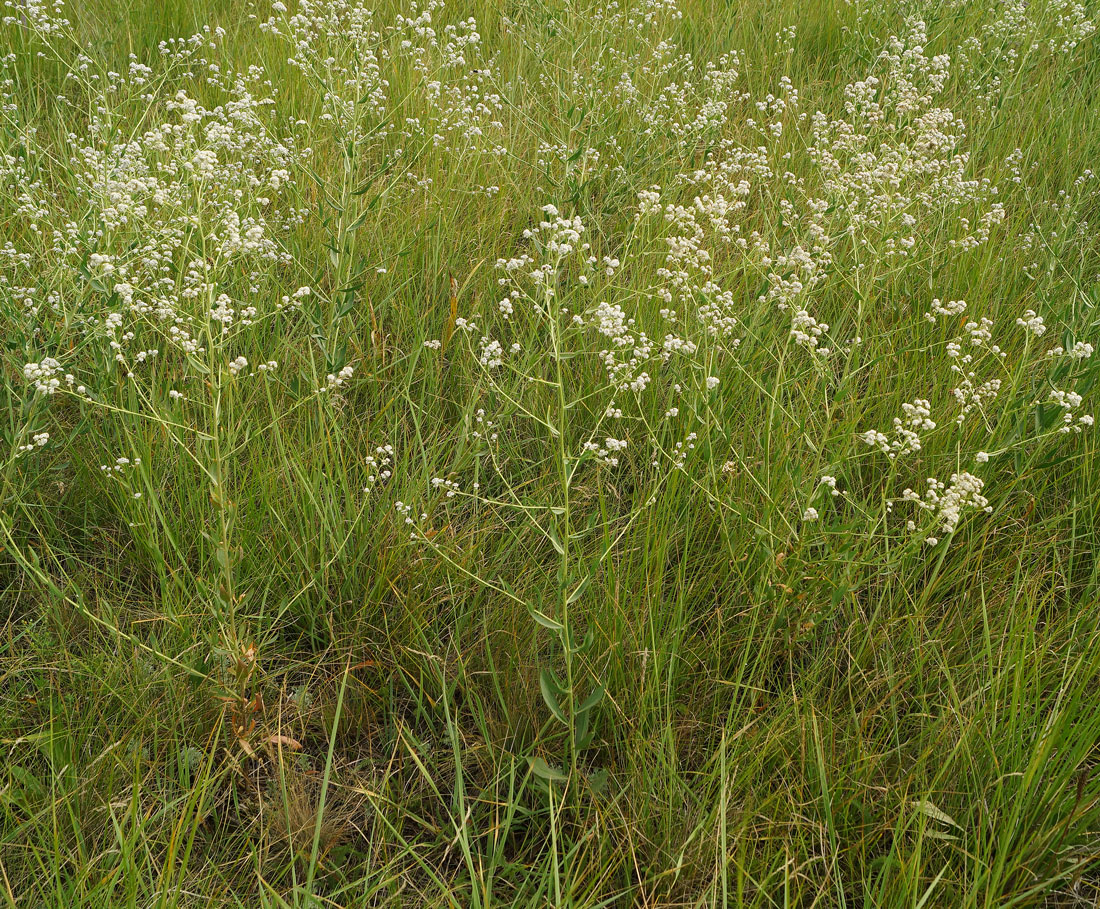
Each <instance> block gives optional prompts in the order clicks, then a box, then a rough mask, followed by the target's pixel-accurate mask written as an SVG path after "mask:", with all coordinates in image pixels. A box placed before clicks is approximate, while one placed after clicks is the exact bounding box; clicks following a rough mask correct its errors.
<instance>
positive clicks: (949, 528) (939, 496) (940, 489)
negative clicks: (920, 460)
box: [902, 471, 993, 546]
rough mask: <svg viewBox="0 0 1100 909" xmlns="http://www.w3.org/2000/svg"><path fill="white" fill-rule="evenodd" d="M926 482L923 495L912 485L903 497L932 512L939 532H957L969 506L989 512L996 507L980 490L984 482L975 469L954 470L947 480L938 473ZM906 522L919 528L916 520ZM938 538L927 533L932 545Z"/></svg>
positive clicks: (911, 527) (937, 541) (913, 529)
mask: <svg viewBox="0 0 1100 909" xmlns="http://www.w3.org/2000/svg"><path fill="white" fill-rule="evenodd" d="M926 482H927V489H926V490H925V492H924V495H923V496H921V495H920V494H919V493H917V492H914V491H913V490H912V489H906V490H905V491H904V492H903V493H902V500H903V501H906V502H912V503H913V504H914V505H916V506H917V507H918V508H920V509H922V510H923V511H926V512H928V513H930V514H931V515H932V523H933V525H934V527H935V528H936V532H937V533H941V534H952V533H954V532H955V530H956V529H957V528H958V526H959V522H960V521H961V520H962V516H963V510H964V509H966V508H973V509H976V510H978V511H984V512H985V513H986V514H990V513H992V511H993V508H992V506H991V505H990V504H989V501H988V499H986V498H985V496H983V495H982V494H981V492H982V488H983V487H984V485H985V484H984V482H983V481H982V480H981V479H979V478H978V477H976V476H974V475H973V474H972V473H967V472H966V471H963V472H962V473H953V474H951V480H950V482H949V483H946V484H945V483H943V482H941V481H939V480H937V479H936V478H935V477H929V478H928V479H927V481H926ZM907 526H908V528H909V530H910V531H916V530H917V525H916V522H915V521H909V522H908V524H907ZM939 541H940V538H939V537H937V536H931V535H930V536H927V537H925V542H926V543H927V544H928V545H929V546H935V545H936V544H937V543H939Z"/></svg>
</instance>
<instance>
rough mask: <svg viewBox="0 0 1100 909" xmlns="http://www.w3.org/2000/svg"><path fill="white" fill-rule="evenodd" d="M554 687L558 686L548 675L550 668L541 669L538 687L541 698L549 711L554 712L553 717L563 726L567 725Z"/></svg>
mask: <svg viewBox="0 0 1100 909" xmlns="http://www.w3.org/2000/svg"><path fill="white" fill-rule="evenodd" d="M556 687H558V686H556V685H555V684H554V681H553V679H552V677H551V675H550V670H549V669H544V670H542V672H540V673H539V688H540V689H541V690H542V699H543V700H544V701H546V706H547V707H549V708H550V712H551V713H552V714H554V719H556V720H557V721H558V722H560V723H561V724H562V725H563V726H568V725H569V721H568V720H566V718H565V714H564V713H562V709H561V706H560V705H559V704H558V696H557V694H555V693H554V689H555V688H556Z"/></svg>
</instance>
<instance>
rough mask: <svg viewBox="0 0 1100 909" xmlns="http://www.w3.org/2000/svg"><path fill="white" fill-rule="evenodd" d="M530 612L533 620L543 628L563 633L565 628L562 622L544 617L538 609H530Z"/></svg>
mask: <svg viewBox="0 0 1100 909" xmlns="http://www.w3.org/2000/svg"><path fill="white" fill-rule="evenodd" d="M528 612H530V613H531V618H533V619H534V620H535V621H536V622H538V623H539V624H540V625H541V626H542V627H543V628H549V629H550V630H551V631H561V630H562V628H563V626H562V624H561V622H555V621H554V620H553V619H552V618H550V616H548V615H544V614H543V613H541V612H539V611H538V610H537V609H534V608H532V607H528Z"/></svg>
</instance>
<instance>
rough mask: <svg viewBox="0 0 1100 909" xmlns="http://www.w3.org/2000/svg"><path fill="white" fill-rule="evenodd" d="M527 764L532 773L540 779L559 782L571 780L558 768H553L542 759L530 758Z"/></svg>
mask: <svg viewBox="0 0 1100 909" xmlns="http://www.w3.org/2000/svg"><path fill="white" fill-rule="evenodd" d="M527 764H528V766H529V767H530V768H531V772H532V773H533V774H534V775H535V776H537V777H538V778H539V779H542V780H550V781H557V782H564V781H565V780H567V779H569V777H567V776H566V775H565V774H564V773H562V772H561V771H560V770H558V769H557V768H556V767H551V766H550V765H549V764H547V763H546V761H544V760H543V759H542V758H540V757H529V758H528V759H527Z"/></svg>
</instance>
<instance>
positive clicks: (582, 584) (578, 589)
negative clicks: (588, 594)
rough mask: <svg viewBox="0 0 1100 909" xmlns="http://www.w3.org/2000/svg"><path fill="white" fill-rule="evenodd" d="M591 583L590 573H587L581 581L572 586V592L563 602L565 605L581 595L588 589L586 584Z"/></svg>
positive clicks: (569, 604) (568, 604) (573, 601)
mask: <svg viewBox="0 0 1100 909" xmlns="http://www.w3.org/2000/svg"><path fill="white" fill-rule="evenodd" d="M591 583H592V575H588V577H586V578H585V579H584V580H583V581H581V582H580V583H579V584H578V585H577V586H576V587H574V588H573V592H572V593H570V594H569V596H568V597H567V598H566V600H565V603H566V605H567V606H571V605H573V603H575V602H577V600H579V599H580V598H581V597H582V596H583V595H584V592H585V590H587V589H588V585H589V584H591Z"/></svg>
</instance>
